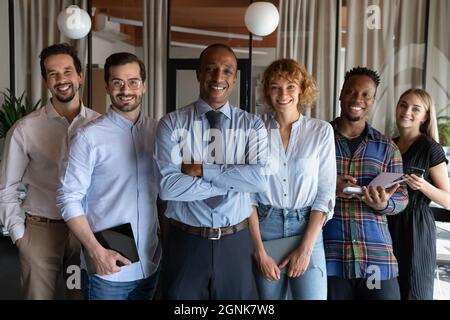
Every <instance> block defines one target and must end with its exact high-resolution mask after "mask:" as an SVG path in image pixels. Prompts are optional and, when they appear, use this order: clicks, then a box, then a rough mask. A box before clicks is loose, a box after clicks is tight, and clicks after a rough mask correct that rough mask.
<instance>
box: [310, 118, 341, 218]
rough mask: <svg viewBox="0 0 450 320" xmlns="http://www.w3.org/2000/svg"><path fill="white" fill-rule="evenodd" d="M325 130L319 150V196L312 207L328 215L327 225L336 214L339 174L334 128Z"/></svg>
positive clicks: (327, 127)
mask: <svg viewBox="0 0 450 320" xmlns="http://www.w3.org/2000/svg"><path fill="white" fill-rule="evenodd" d="M325 128H326V129H325V130H324V131H323V137H322V139H321V145H320V149H319V175H318V177H317V178H318V186H317V196H316V199H315V200H314V203H313V205H312V210H317V211H321V212H323V213H324V214H326V215H327V218H326V221H325V223H326V222H327V221H329V220H330V219H331V218H332V217H333V213H334V206H335V202H336V175H337V172H336V153H335V144H334V132H333V128H332V127H331V125H330V124H326V126H325Z"/></svg>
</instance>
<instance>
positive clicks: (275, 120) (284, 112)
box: [250, 59, 336, 300]
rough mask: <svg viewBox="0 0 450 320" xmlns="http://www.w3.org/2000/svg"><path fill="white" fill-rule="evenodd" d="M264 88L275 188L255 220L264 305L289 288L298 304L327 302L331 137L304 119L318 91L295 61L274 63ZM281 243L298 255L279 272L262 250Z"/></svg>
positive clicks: (262, 197) (261, 201)
mask: <svg viewBox="0 0 450 320" xmlns="http://www.w3.org/2000/svg"><path fill="white" fill-rule="evenodd" d="M262 85H263V90H264V98H265V100H266V103H267V104H268V105H269V106H270V107H271V108H272V110H273V111H274V115H273V116H272V117H270V118H269V119H268V120H267V121H266V127H267V130H268V134H269V139H268V141H269V143H270V153H271V154H270V160H269V163H270V171H271V174H269V176H268V183H269V187H268V191H267V192H265V193H258V194H257V196H256V199H255V204H256V206H257V211H256V210H255V211H254V214H253V215H252V217H251V218H250V232H251V234H252V238H253V242H254V257H255V260H256V262H257V265H258V271H257V272H256V274H255V278H256V284H257V288H258V293H259V296H260V298H261V299H286V298H287V296H288V287H290V291H291V295H292V298H294V299H314V300H325V299H326V298H327V272H326V261H325V252H324V246H323V240H322V227H323V225H324V223H325V222H326V221H327V220H329V219H330V218H331V216H332V214H333V208H334V203H335V187H336V156H335V149H334V134H333V129H332V127H331V125H330V124H329V123H327V122H325V121H321V120H317V119H311V118H308V117H306V116H304V115H302V114H301V113H302V111H303V110H304V109H305V108H306V107H307V106H309V105H311V104H312V103H314V101H315V99H316V96H317V88H316V84H315V82H314V79H313V78H312V77H311V76H310V75H309V74H308V73H307V71H306V70H305V68H304V67H303V66H302V65H300V64H299V63H297V62H296V61H294V60H291V59H280V60H276V61H274V62H273V63H272V64H271V65H270V66H269V67H268V68H267V69H266V71H265V72H264V75H263V79H262ZM287 238H289V239H287ZM276 239H283V241H284V240H287V242H292V241H294V242H293V245H294V248H292V249H289V250H288V252H287V253H286V255H285V256H283V257H281V259H282V260H281V261H278V264H277V262H276V261H275V260H274V257H273V256H271V255H270V252H267V251H266V249H265V246H264V244H263V241H270V240H276ZM287 242H285V243H287ZM282 246H283V245H282Z"/></svg>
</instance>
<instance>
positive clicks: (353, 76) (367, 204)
mask: <svg viewBox="0 0 450 320" xmlns="http://www.w3.org/2000/svg"><path fill="white" fill-rule="evenodd" d="M379 83H380V77H379V76H378V74H377V73H376V72H375V71H373V70H370V69H367V68H362V67H357V68H354V69H352V70H350V71H349V72H347V74H346V75H345V81H344V86H343V88H342V91H341V95H340V98H339V99H340V101H341V116H340V117H338V118H336V119H335V120H334V121H332V122H331V124H332V126H333V128H334V133H335V145H336V163H337V175H338V177H337V186H336V196H337V199H336V206H335V210H334V216H333V219H331V220H330V221H329V222H328V223H327V224H326V226H325V227H324V232H323V236H324V244H325V254H326V260H327V273H328V298H329V299H331V300H360V299H370V300H398V299H400V292H399V287H398V283H397V276H398V268H397V261H396V259H395V257H394V253H393V250H392V241H391V237H390V235H389V230H388V225H387V217H386V216H388V215H394V214H398V213H400V212H401V211H402V210H404V209H405V207H406V205H407V203H408V198H407V194H406V191H405V190H404V189H403V188H399V185H398V184H397V185H395V186H393V187H392V188H389V189H387V190H385V189H383V188H381V187H377V188H374V187H372V186H371V187H365V186H367V185H368V184H369V182H370V181H371V180H372V179H373V178H375V177H376V176H377V175H378V174H379V173H381V172H395V173H401V172H402V171H403V166H402V156H401V154H400V152H399V150H398V148H397V146H396V145H395V143H394V142H392V141H391V140H388V139H386V138H385V137H384V136H383V135H382V134H381V133H380V132H378V131H377V130H375V129H374V128H373V127H372V126H370V125H369V124H368V123H367V122H366V115H367V113H368V112H369V111H370V110H371V109H372V108H373V107H374V105H375V97H376V92H377V87H378V85H379ZM358 186H362V189H363V195H362V196H355V195H351V194H346V193H344V192H343V190H344V188H346V187H358Z"/></svg>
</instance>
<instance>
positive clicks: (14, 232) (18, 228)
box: [8, 223, 25, 243]
mask: <svg viewBox="0 0 450 320" xmlns="http://www.w3.org/2000/svg"><path fill="white" fill-rule="evenodd" d="M8 233H9V236H10V237H11V240H12V242H13V243H16V241H17V240H19V239H21V238H22V237H23V235H24V234H25V224H24V223H21V224H18V225H15V226H14V227H12V228H11V230H8Z"/></svg>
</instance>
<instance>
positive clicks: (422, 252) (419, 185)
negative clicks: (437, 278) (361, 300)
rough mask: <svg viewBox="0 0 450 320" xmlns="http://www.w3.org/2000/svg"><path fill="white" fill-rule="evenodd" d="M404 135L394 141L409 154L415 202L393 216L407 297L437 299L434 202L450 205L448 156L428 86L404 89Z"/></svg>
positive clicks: (406, 165)
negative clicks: (434, 297) (435, 296)
mask: <svg viewBox="0 0 450 320" xmlns="http://www.w3.org/2000/svg"><path fill="white" fill-rule="evenodd" d="M396 123H397V129H398V131H399V136H398V137H397V138H395V139H394V141H395V143H396V144H397V146H398V148H399V149H400V152H401V153H402V157H403V169H404V172H405V173H406V176H407V177H408V178H409V180H407V182H406V183H407V185H408V196H409V203H408V206H407V207H406V209H405V211H403V212H402V213H401V214H399V215H395V216H390V217H388V221H389V230H390V233H391V236H392V243H393V246H394V254H395V256H396V258H397V261H398V266H399V277H398V281H399V285H400V293H401V297H402V299H404V300H406V299H414V300H431V299H433V285H434V271H435V268H436V225H435V221H434V216H433V212H432V211H431V209H430V207H429V204H430V202H431V201H434V202H435V203H437V204H439V205H442V206H443V207H446V208H448V207H450V183H449V179H448V171H447V162H448V161H447V159H446V157H445V153H444V151H443V149H442V146H441V145H440V144H439V143H438V142H439V138H438V130H437V121H436V112H435V107H434V104H433V100H432V98H431V96H430V95H429V94H428V93H427V92H426V91H425V90H422V89H409V90H407V91H406V92H404V93H403V94H402V95H401V97H400V99H399V101H398V103H397V108H396Z"/></svg>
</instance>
